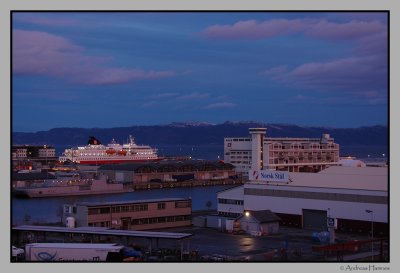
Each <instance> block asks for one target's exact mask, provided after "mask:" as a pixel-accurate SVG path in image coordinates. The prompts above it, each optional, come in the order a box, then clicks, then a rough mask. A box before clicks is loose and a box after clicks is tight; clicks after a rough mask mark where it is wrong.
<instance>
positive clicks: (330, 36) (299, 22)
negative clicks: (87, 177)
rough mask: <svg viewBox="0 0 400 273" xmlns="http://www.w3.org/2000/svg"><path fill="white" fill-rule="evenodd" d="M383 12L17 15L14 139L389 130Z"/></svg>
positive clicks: (385, 14) (15, 19)
mask: <svg viewBox="0 0 400 273" xmlns="http://www.w3.org/2000/svg"><path fill="white" fill-rule="evenodd" d="M387 19H388V18H387V13H384V12H381V13H379V12H370V13H367V12H364V13H363V12H339V13H331V12H325V13H320V12H195V11H194V12H121V13H116V12H48V13H40V12H29V13H28V12H26V13H25V12H14V13H13V14H12V24H13V25H12V27H13V29H12V69H13V70H12V84H13V86H12V130H13V131H14V132H35V131H40V130H48V129H51V128H58V127H83V128H93V127H104V128H110V127H124V126H133V125H161V124H168V123H171V122H191V121H199V122H208V123H214V124H218V123H223V122H225V121H228V120H229V121H250V120H251V121H259V122H266V123H286V124H297V125H301V126H325V127H338V128H343V127H346V128H348V127H360V126H371V125H388V92H389V91H388V61H387V60H388V51H387V42H388V22H387Z"/></svg>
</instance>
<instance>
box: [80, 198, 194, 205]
mask: <svg viewBox="0 0 400 273" xmlns="http://www.w3.org/2000/svg"><path fill="white" fill-rule="evenodd" d="M187 200H191V199H189V198H158V199H142V200H129V201H123V200H122V201H109V202H79V203H76V205H81V206H109V205H126V204H138V203H157V202H168V201H187Z"/></svg>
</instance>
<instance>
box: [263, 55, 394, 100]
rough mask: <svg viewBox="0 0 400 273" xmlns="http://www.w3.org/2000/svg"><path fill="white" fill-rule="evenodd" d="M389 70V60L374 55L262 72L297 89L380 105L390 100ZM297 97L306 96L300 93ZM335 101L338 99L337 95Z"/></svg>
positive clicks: (275, 68)
mask: <svg viewBox="0 0 400 273" xmlns="http://www.w3.org/2000/svg"><path fill="white" fill-rule="evenodd" d="M387 73H388V71H387V66H386V65H385V59H384V58H382V56H380V55H370V56H361V57H350V58H343V59H337V60H332V61H329V62H312V63H305V64H302V65H300V66H298V67H295V68H293V69H291V70H289V69H283V66H278V67H273V68H270V69H268V70H267V71H265V72H263V73H262V74H264V75H267V76H268V77H270V78H271V79H273V80H275V81H278V82H280V83H281V84H284V85H287V86H291V87H293V86H295V87H296V88H297V89H307V90H315V91H318V92H334V93H336V94H337V95H339V94H340V95H346V96H351V97H357V98H360V99H363V100H364V101H365V102H368V103H370V104H378V103H379V104H380V103H384V102H386V99H387ZM371 89H372V90H374V91H371ZM296 99H297V100H305V99H306V98H305V97H304V96H302V95H299V96H298V97H296ZM333 101H334V102H336V98H334V99H333ZM323 102H326V103H327V102H328V101H327V100H324V101H323Z"/></svg>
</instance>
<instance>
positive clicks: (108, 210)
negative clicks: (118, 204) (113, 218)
mask: <svg viewBox="0 0 400 273" xmlns="http://www.w3.org/2000/svg"><path fill="white" fill-rule="evenodd" d="M105 213H110V208H100V214H105Z"/></svg>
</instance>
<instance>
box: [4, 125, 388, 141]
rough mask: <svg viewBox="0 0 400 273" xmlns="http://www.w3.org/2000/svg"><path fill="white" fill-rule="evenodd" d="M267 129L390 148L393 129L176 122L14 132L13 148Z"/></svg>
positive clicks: (273, 133)
mask: <svg viewBox="0 0 400 273" xmlns="http://www.w3.org/2000/svg"><path fill="white" fill-rule="evenodd" d="M251 127H265V128H267V133H266V136H267V137H299V138H320V137H321V136H322V134H325V133H326V134H330V135H331V137H333V138H334V139H335V142H336V143H338V144H342V145H388V142H389V140H388V136H389V129H388V127H387V126H384V125H375V126H362V127H358V128H331V127H318V126H298V125H293V124H279V123H264V122H256V121H239V122H232V121H226V122H224V123H221V124H212V123H207V122H173V123H170V124H166V125H134V126H127V127H113V128H98V127H96V128H74V127H60V128H53V129H50V130H47V131H38V132H29V133H28V132H13V133H12V144H13V145H23V144H29V145H44V144H47V145H54V146H56V145H71V146H74V145H80V146H81V145H84V144H86V143H87V140H88V139H89V136H95V137H96V138H97V139H99V140H100V141H101V142H102V143H103V144H107V143H109V142H110V141H111V140H112V139H115V140H116V141H117V142H119V143H126V142H127V139H128V137H129V135H132V136H134V137H135V139H136V142H137V143H138V144H149V145H154V144H157V145H175V144H180V145H202V144H217V145H218V144H220V145H223V142H224V138H225V137H246V136H249V131H248V130H249V128H251Z"/></svg>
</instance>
